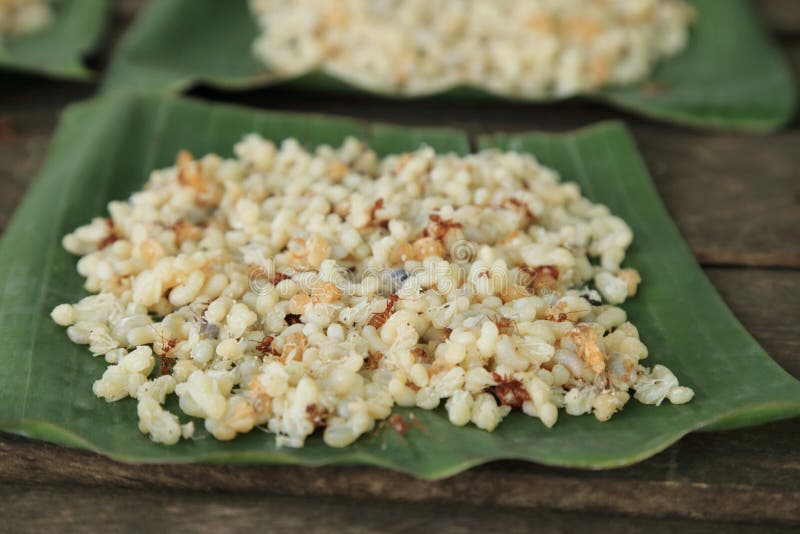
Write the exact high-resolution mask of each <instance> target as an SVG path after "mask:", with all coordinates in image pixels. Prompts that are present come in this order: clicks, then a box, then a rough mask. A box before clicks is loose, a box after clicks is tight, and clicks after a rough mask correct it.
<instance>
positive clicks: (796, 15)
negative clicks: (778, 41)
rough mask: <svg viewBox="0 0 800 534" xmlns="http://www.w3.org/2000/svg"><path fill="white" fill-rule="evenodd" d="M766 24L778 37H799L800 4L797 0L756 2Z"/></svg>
mask: <svg viewBox="0 0 800 534" xmlns="http://www.w3.org/2000/svg"><path fill="white" fill-rule="evenodd" d="M756 4H757V6H758V7H759V8H760V9H759V10H760V12H761V13H762V15H763V17H764V21H765V22H766V24H767V25H768V26H769V27H770V28H772V29H773V30H774V31H775V33H777V34H778V35H779V36H781V37H784V38H788V37H800V2H798V1H797V0H758V1H757V2H756Z"/></svg>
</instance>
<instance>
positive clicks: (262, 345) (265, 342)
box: [256, 336, 275, 358]
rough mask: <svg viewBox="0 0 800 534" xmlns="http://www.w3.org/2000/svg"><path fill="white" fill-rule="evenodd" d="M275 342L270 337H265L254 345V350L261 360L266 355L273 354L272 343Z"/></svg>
mask: <svg viewBox="0 0 800 534" xmlns="http://www.w3.org/2000/svg"><path fill="white" fill-rule="evenodd" d="M274 340H275V338H274V337H272V336H266V337H265V338H264V339H262V340H261V341H259V343H258V345H256V350H257V351H258V352H260V353H261V357H262V358H263V357H264V356H266V355H267V354H275V353H274V352H273V351H272V342H273V341H274Z"/></svg>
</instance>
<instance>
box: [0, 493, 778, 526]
mask: <svg viewBox="0 0 800 534" xmlns="http://www.w3.org/2000/svg"><path fill="white" fill-rule="evenodd" d="M587 525H591V527H592V529H593V530H606V529H608V530H613V532H615V533H617V534H628V533H633V532H642V531H646V532H648V533H650V534H662V533H664V534H666V533H669V532H676V531H680V532H684V533H686V534H692V533H696V532H708V530H709V529H712V528H713V529H722V530H723V531H724V532H731V533H745V532H753V533H755V532H789V531H790V527H788V526H777V525H755V524H742V523H720V522H702V523H698V522H694V521H687V520H674V519H669V520H664V519H645V518H630V517H618V516H611V515H607V514H595V513H591V514H589V513H565V512H556V511H551V510H543V509H539V510H520V509H509V508H494V507H481V508H475V507H472V506H468V505H448V506H441V505H440V506H432V505H429V504H422V503H421V504H402V505H401V504H397V503H386V502H380V501H362V502H361V503H359V504H358V505H354V504H353V503H352V502H350V501H342V500H335V499H324V498H323V499H313V500H309V499H298V498H290V497H276V496H263V495H253V494H250V493H231V494H223V495H219V494H215V495H210V494H207V493H201V492H193V491H180V492H177V491H158V490H156V491H145V490H126V489H112V490H109V489H107V488H102V489H101V488H75V487H72V486H66V487H65V486H21V487H17V488H13V489H11V488H7V487H4V488H0V530H4V531H8V532H11V531H12V530H11V527H12V526H13V527H14V529H13V531H14V532H19V533H26V532H36V533H39V532H86V531H87V530H90V531H94V530H103V531H112V532H113V531H118V530H135V531H143V532H148V531H156V530H157V531H162V532H163V531H166V532H170V533H172V534H181V533H184V532H185V533H194V532H198V531H210V532H249V531H253V532H263V531H266V532H282V533H294V532H299V533H305V534H317V533H319V534H327V533H330V532H354V533H361V534H370V533H395V532H396V533H406V532H436V533H439V534H461V533H468V532H494V531H497V529H498V528H499V527H501V526H502V530H503V532H504V533H507V534H516V533H523V532H530V531H531V530H534V529H535V530H536V531H547V532H551V531H554V532H577V531H581V530H584V529H586V527H587ZM3 527H8V528H3Z"/></svg>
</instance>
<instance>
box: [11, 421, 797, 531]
mask: <svg viewBox="0 0 800 534" xmlns="http://www.w3.org/2000/svg"><path fill="white" fill-rule="evenodd" d="M798 432H800V422H798V421H790V422H783V423H775V424H771V425H768V426H765V427H763V428H762V429H760V431H758V430H756V431H753V430H743V431H731V432H722V433H706V434H693V435H690V436H687V437H686V438H685V439H684V440H683V441H681V442H680V443H678V444H676V445H675V446H673V447H671V448H669V449H668V450H667V451H665V452H663V453H661V454H660V455H658V456H656V457H655V458H653V459H651V460H648V461H647V462H644V463H642V464H639V465H637V466H633V467H630V468H627V469H622V470H616V471H605V472H579V471H569V470H564V469H553V468H546V467H542V466H537V465H532V464H523V463H517V462H501V463H495V464H490V465H487V466H483V467H479V468H475V469H472V470H470V471H468V472H466V473H462V474H460V475H457V476H454V477H451V478H449V479H446V480H442V481H437V482H427V481H422V480H417V479H414V478H411V477H408V476H406V475H402V474H399V473H394V472H389V471H385V470H382V469H378V468H364V467H358V468H355V467H323V468H302V467H294V466H241V465H228V466H216V465H202V464H200V465H198V464H195V465H185V466H181V465H149V466H132V465H126V464H119V463H116V462H112V461H111V460H108V459H105V458H103V457H100V456H98V455H95V454H92V453H88V452H83V451H76V450H71V449H66V448H64V447H60V446H55V445H49V444H44V443H40V442H31V441H28V440H25V439H23V438H17V437H11V436H8V437H5V438H4V439H2V441H0V460H2V461H1V462H0V479H1V480H3V481H4V485H20V484H36V485H53V484H55V485H58V484H67V485H70V484H71V485H74V484H77V485H79V486H90V487H102V488H106V489H107V490H115V489H120V488H129V489H140V490H150V491H158V490H170V491H176V492H177V491H202V492H214V493H215V494H219V493H220V492H223V493H247V494H250V495H278V496H280V495H282V496H294V497H303V498H308V499H312V498H313V499H317V498H347V499H351V500H354V501H359V502H362V501H364V500H373V499H377V500H384V501H393V502H397V503H416V504H437V505H454V504H457V505H474V506H480V507H487V506H492V507H493V506H504V507H515V508H525V509H538V508H548V509H554V510H561V511H565V512H574V511H583V512H595V513H612V514H621V515H626V516H633V517H651V518H685V519H703V520H716V521H758V520H761V521H769V522H777V523H785V524H792V523H796V524H800V510H799V509H798V504H797V503H798V502H800V480H799V479H800V477H798V475H799V474H800V463H798V461H797V459H796V457H795V455H794V450H796V445H797V443H796V441H797V439H796V436H797V434H798ZM767 451H768V452H767Z"/></svg>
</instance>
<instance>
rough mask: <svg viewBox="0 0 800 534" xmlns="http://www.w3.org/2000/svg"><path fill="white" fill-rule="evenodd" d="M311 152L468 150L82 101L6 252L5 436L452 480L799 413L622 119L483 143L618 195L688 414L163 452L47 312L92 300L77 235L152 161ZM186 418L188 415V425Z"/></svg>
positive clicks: (310, 125)
mask: <svg viewBox="0 0 800 534" xmlns="http://www.w3.org/2000/svg"><path fill="white" fill-rule="evenodd" d="M252 131H255V132H259V133H261V134H262V135H264V136H266V137H268V138H271V139H273V140H276V141H279V140H281V139H283V138H286V137H289V136H294V137H296V138H298V139H299V140H300V141H301V142H302V143H304V144H305V145H306V146H308V147H313V146H314V145H317V144H320V143H329V144H338V143H340V142H341V141H342V139H343V137H344V136H347V135H353V136H356V137H359V138H361V139H363V140H365V141H366V142H368V143H369V144H371V145H372V146H373V147H374V148H375V149H376V150H378V151H379V152H380V153H382V154H386V153H393V152H400V151H407V150H412V149H414V148H417V147H418V146H419V145H420V144H421V143H426V144H428V145H430V146H432V147H434V148H436V149H437V150H440V151H455V152H459V153H466V152H468V151H469V150H470V142H471V140H470V139H468V138H467V136H466V135H464V134H463V133H460V132H458V131H453V130H444V129H407V128H400V127H395V126H387V125H379V124H366V123H362V122H356V121H352V120H347V119H341V118H330V117H325V116H317V115H294V114H288V113H273V112H261V111H254V110H251V109H246V108H239V107H234V106H227V105H209V104H206V103H202V102H199V101H195V100H191V99H181V98H177V97H170V96H158V95H153V94H148V95H133V94H125V95H123V94H117V95H110V96H107V97H104V98H102V99H99V100H96V101H93V102H89V103H82V104H78V105H75V106H73V107H71V108H70V109H69V110H68V111H67V112H66V113H65V114H64V117H63V119H62V122H61V125H60V126H59V129H58V132H57V135H56V137H55V140H54V142H53V145H52V148H51V151H50V155H49V157H48V159H47V162H46V163H45V165H44V168H43V170H42V172H41V175H40V176H39V177H38V179H37V181H36V182H35V185H34V186H33V188H32V190H31V191H30V193H29V194H28V196H27V198H26V199H25V200H24V202H23V204H22V205H21V207H20V208H19V210H18V211H17V213H16V215H15V217H14V218H13V220H12V222H11V223H10V225H9V227H8V229H7V231H6V233H5V236H4V237H3V240H2V242H0V338H2V339H3V340H4V343H3V345H2V347H1V348H0V429H2V430H6V431H11V432H16V433H20V434H24V435H27V436H31V437H35V438H39V439H43V440H48V441H52V442H56V443H62V444H66V445H72V446H77V447H83V448H87V449H91V450H94V451H98V452H101V453H103V454H106V455H108V456H110V457H112V458H115V459H117V460H122V461H129V462H196V461H205V462H230V463H240V462H257V463H284V464H286V463H288V464H298V465H322V464H333V463H335V464H368V465H377V466H384V467H387V468H391V469H396V470H399V471H404V472H407V473H410V474H413V475H415V476H418V477H424V478H439V477H444V476H448V475H452V474H454V473H457V472H460V471H462V470H465V469H467V468H469V467H471V466H474V465H477V464H480V463H484V462H488V461H491V460H497V459H511V458H513V459H522V460H529V461H534V462H540V463H543V464H551V465H558V466H569V467H579V468H610V467H617V466H624V465H628V464H631V463H633V462H637V461H640V460H642V459H644V458H647V457H649V456H651V455H653V454H655V453H657V452H658V451H660V450H662V449H664V448H665V447H667V446H669V445H670V444H671V443H673V442H675V441H676V440H678V439H679V438H680V437H681V436H683V435H684V434H686V433H688V432H691V431H694V430H699V429H720V428H731V427H740V426H744V425H754V424H758V423H762V422H765V421H770V420H775V419H780V418H787V417H793V416H797V415H800V382H798V381H797V380H796V379H794V378H792V377H791V376H790V375H789V374H787V373H786V372H785V371H783V370H782V369H781V368H780V367H779V366H778V365H777V364H776V363H775V362H774V361H772V360H771V359H770V358H769V357H768V356H767V354H766V353H765V352H764V351H763V350H762V349H761V348H760V347H759V345H758V344H757V343H756V342H755V341H754V340H753V338H752V337H750V335H749V334H748V333H747V332H746V331H745V330H744V328H743V327H742V326H741V325H740V324H739V323H738V322H737V320H736V319H735V318H734V316H733V315H732V313H731V312H730V311H729V310H728V308H727V307H726V306H725V304H724V303H723V301H722V300H721V299H720V297H719V296H718V294H717V293H716V292H715V290H714V289H713V287H712V286H711V285H710V284H709V282H708V280H707V279H706V278H705V276H704V275H703V273H702V271H701V270H700V268H699V267H698V265H697V264H696V263H695V261H694V259H693V257H692V255H691V253H690V251H689V250H688V249H687V247H686V245H685V244H684V242H683V241H682V240H681V237H680V235H679V234H678V231H677V230H676V228H675V226H674V225H673V223H672V222H671V221H670V219H669V217H668V215H667V213H666V211H665V209H664V207H663V205H662V204H661V201H660V200H659V197H658V195H657V193H656V192H655V189H654V187H653V184H652V183H651V180H650V178H649V177H648V174H647V171H646V169H645V167H644V165H643V163H642V161H641V159H640V157H639V156H638V155H637V152H636V148H635V146H634V143H633V141H632V139H631V137H630V135H629V134H628V133H627V131H626V129H625V127H624V126H623V125H622V124H620V123H617V122H609V123H603V124H599V125H597V126H592V127H589V128H586V129H583V130H579V131H576V132H572V133H568V134H562V135H553V134H542V133H529V134H522V135H514V136H510V135H503V134H498V135H495V136H487V137H481V138H479V139H477V140H472V141H475V142H476V143H477V144H478V146H480V147H489V146H498V147H503V148H508V149H513V150H520V151H526V152H531V153H533V154H535V155H537V156H538V157H539V158H541V160H542V161H543V162H544V163H545V164H547V165H550V166H552V167H554V168H555V169H557V170H558V171H559V172H560V173H561V175H562V177H563V179H564V180H573V181H577V182H578V183H580V185H581V187H582V188H583V190H584V191H585V194H587V195H588V196H589V197H590V198H591V199H592V200H594V201H599V202H603V203H606V204H608V205H609V206H610V208H611V209H612V210H613V211H614V212H615V213H617V214H619V215H621V216H622V217H624V218H625V220H627V221H628V222H629V224H630V225H631V227H632V228H633V230H634V232H635V236H636V238H635V243H634V245H633V247H632V249H631V250H630V254H629V261H628V264H629V265H630V266H632V267H635V268H636V269H639V271H640V272H641V273H642V276H643V279H644V283H643V284H642V286H641V289H640V293H639V295H638V296H637V297H636V298H635V299H633V300H632V301H629V302H627V303H626V308H627V310H628V313H629V317H630V318H631V320H632V321H633V322H634V323H635V324H636V325H638V327H639V330H640V333H641V336H642V339H643V340H644V342H645V343H646V344H647V346H648V347H649V348H650V357H649V359H648V365H654V364H656V363H662V364H665V365H667V366H669V367H670V368H671V369H672V370H673V371H675V373H676V374H677V376H679V377H680V379H681V382H682V383H684V384H686V385H688V386H690V387H692V388H694V390H695V391H696V396H695V398H694V400H693V401H692V402H691V403H689V404H685V405H680V406H673V405H668V404H664V405H662V406H660V407H658V408H656V407H652V406H644V405H640V404H637V403H636V402H635V401H632V402H630V403H629V404H628V405H627V406H626V408H625V409H624V410H623V411H622V412H621V413H618V414H616V415H615V416H614V418H613V419H612V420H611V421H610V422H607V423H600V422H598V421H596V420H595V419H594V418H593V417H591V416H584V417H571V416H568V415H566V414H564V413H562V414H561V417H560V420H559V422H558V424H556V426H555V427H554V428H552V429H547V428H545V427H544V426H543V425H541V423H539V422H538V421H537V420H535V419H533V418H530V417H527V416H524V415H522V414H520V413H513V414H511V415H510V416H509V417H508V418H506V420H504V421H503V423H502V424H501V425H500V426H499V427H498V428H497V429H496V430H495V431H494V432H492V433H488V432H484V431H482V430H479V429H477V428H475V427H471V426H470V427H454V426H452V425H451V424H450V423H449V422H448V420H447V415H446V413H445V412H444V410H443V409H441V408H440V409H439V410H436V411H426V410H421V409H411V410H408V409H404V410H398V412H399V413H401V414H402V415H403V416H404V417H408V416H409V414H410V413H412V412H413V414H414V416H415V418H416V424H415V425H413V426H411V428H410V429H409V430H407V431H406V432H404V433H402V434H398V433H397V432H396V431H395V430H393V429H392V428H391V427H389V426H378V427H376V429H375V430H374V431H373V432H372V433H370V434H368V435H365V436H363V437H362V438H361V439H359V440H358V441H357V442H356V443H355V444H353V445H352V446H350V447H347V448H344V449H332V448H329V447H327V446H326V445H325V444H324V443H323V441H322V439H321V437H320V436H319V435H315V436H313V437H311V438H310V439H309V440H308V442H307V445H306V447H305V448H302V449H291V448H276V446H275V440H274V437H273V435H271V434H268V433H266V432H260V431H258V430H254V431H252V432H251V433H249V434H246V435H243V436H239V437H237V438H236V439H235V440H233V441H230V442H219V441H216V440H214V439H213V438H211V437H210V436H208V434H206V433H205V431H204V430H203V426H202V424H201V423H202V422H200V421H198V436H197V438H196V439H194V440H190V441H183V442H181V443H179V444H177V445H175V446H171V447H169V446H163V445H159V444H156V443H153V442H151V441H150V440H149V439H148V438H147V437H146V436H145V435H143V434H141V433H140V432H139V430H138V428H137V424H136V405H135V401H133V400H132V399H126V400H123V401H120V402H117V403H112V404H107V403H106V402H104V401H102V400H100V399H97V398H95V397H94V395H93V394H92V391H91V389H92V382H93V381H94V380H95V379H97V378H98V377H99V376H100V375H101V374H102V372H103V370H104V368H105V366H106V364H105V362H104V361H103V359H102V358H93V357H92V356H91V354H90V353H89V352H88V350H87V348H86V347H85V346H78V345H73V344H72V343H71V342H70V341H69V340H68V339H67V336H66V334H65V332H64V330H63V328H61V327H59V326H57V325H56V324H55V323H54V322H53V321H52V320H51V319H50V317H49V315H48V314H49V312H50V310H51V309H52V308H53V306H55V305H56V304H59V303H61V302H74V301H76V300H78V299H79V298H81V297H82V296H84V295H85V291H84V290H83V289H82V279H81V277H80V276H79V275H78V274H77V272H76V269H75V264H76V259H75V258H74V257H73V256H71V255H70V254H68V253H67V252H66V251H64V249H63V248H62V246H61V236H63V235H64V234H65V233H66V232H68V231H71V230H72V229H74V228H75V227H76V226H78V225H80V224H82V223H85V222H86V221H88V220H89V219H90V217H92V216H98V215H103V214H105V204H106V203H107V202H108V201H109V200H111V199H120V198H124V197H126V196H127V195H128V194H129V193H131V192H133V191H135V190H137V189H139V188H140V187H141V186H142V184H143V183H144V181H145V179H146V178H147V175H148V172H149V171H150V170H151V169H154V168H159V167H162V166H168V165H171V164H172V162H173V160H174V157H175V154H176V152H177V151H178V150H179V149H188V150H190V151H192V152H193V153H194V154H198V155H199V154H204V153H207V152H209V151H215V152H218V153H220V154H222V155H226V156H230V155H232V146H233V144H234V143H235V142H236V141H237V140H239V139H240V138H241V137H242V135H243V134H245V133H247V132H252ZM182 418H183V419H184V420H185V419H186V416H182Z"/></svg>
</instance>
